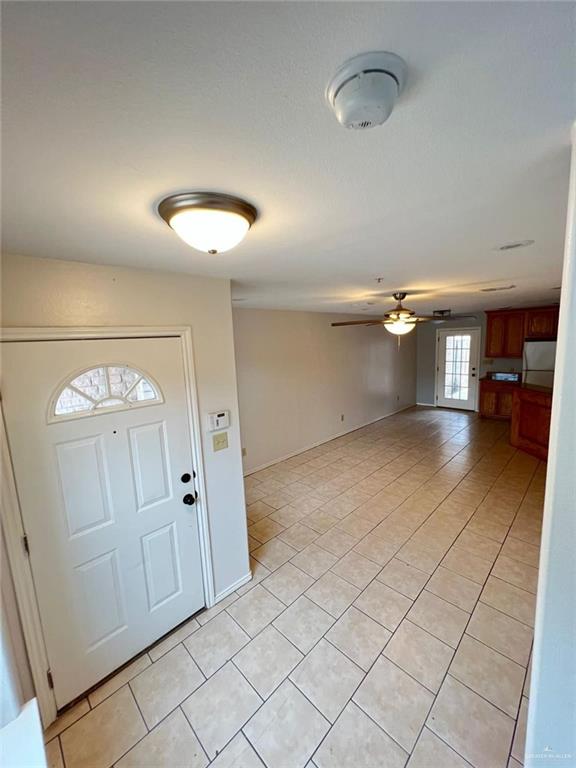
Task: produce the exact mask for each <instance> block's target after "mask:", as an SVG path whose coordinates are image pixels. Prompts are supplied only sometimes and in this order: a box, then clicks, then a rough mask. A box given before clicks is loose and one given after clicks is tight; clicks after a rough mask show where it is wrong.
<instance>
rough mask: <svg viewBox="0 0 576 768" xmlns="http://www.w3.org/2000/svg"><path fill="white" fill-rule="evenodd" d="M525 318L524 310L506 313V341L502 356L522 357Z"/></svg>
mask: <svg viewBox="0 0 576 768" xmlns="http://www.w3.org/2000/svg"><path fill="white" fill-rule="evenodd" d="M525 318H526V316H525V313H524V312H509V313H508V314H507V315H506V342H505V344H504V355H503V357H522V350H523V348H524V323H525Z"/></svg>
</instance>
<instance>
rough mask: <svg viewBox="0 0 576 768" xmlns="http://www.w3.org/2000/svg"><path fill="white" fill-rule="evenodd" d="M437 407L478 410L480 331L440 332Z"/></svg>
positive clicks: (438, 339) (438, 335)
mask: <svg viewBox="0 0 576 768" xmlns="http://www.w3.org/2000/svg"><path fill="white" fill-rule="evenodd" d="M436 346H437V362H436V404H437V405H441V406H444V407H448V408H462V409H465V410H475V408H476V396H477V391H478V368H479V359H478V355H479V349H480V329H478V328H471V329H469V330H468V329H466V330H451V331H449V330H438V331H437V345H436Z"/></svg>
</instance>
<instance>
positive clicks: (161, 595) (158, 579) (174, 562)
mask: <svg viewBox="0 0 576 768" xmlns="http://www.w3.org/2000/svg"><path fill="white" fill-rule="evenodd" d="M142 552H143V554H144V570H145V573H146V585H147V587H148V607H149V609H150V611H153V610H155V609H156V608H157V607H158V606H159V605H162V603H165V602H166V600H170V599H172V598H173V597H176V596H177V595H179V594H180V592H181V591H182V587H181V582H180V562H179V557H178V546H177V543H176V528H175V526H174V523H170V524H169V525H166V526H164V528H160V529H159V530H158V531H153V532H152V533H149V534H147V535H146V536H144V537H143V538H142Z"/></svg>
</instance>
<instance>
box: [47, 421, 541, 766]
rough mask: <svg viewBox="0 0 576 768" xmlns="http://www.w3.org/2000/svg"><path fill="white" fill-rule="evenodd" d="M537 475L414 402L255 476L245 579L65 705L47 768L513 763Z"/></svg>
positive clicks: (520, 728) (481, 426)
mask: <svg viewBox="0 0 576 768" xmlns="http://www.w3.org/2000/svg"><path fill="white" fill-rule="evenodd" d="M544 481H545V466H544V465H543V464H541V463H539V462H538V461H537V460H536V459H533V458H531V457H530V456H527V455H526V454H523V453H521V452H518V451H516V450H515V449H513V448H511V447H510V445H508V442H507V428H506V425H503V424H501V423H497V422H488V421H480V420H479V419H478V418H477V417H476V415H475V414H470V413H464V412H462V413H458V412H455V411H442V410H434V409H425V408H414V409H411V410H408V411H405V412H403V413H401V414H397V415H395V416H392V417H390V418H387V419H383V420H382V421H380V422H377V423H375V424H373V425H371V426H368V427H365V428H363V429H360V430H357V431H356V432H353V433H351V434H349V435H346V436H344V437H341V438H338V439H337V440H332V441H330V442H328V443H325V444H323V445H321V446H319V447H317V448H314V449H312V450H310V451H306V452H304V453H301V454H299V455H297V456H294V457H292V458H290V459H287V460H286V461H283V462H280V463H279V464H276V465H274V466H271V467H268V468H266V469H263V470H261V471H259V472H255V473H254V474H252V475H250V476H249V477H247V478H246V496H247V503H248V507H247V517H248V532H249V537H250V538H249V540H250V548H251V555H252V558H253V560H252V573H253V578H252V581H251V582H249V583H248V584H246V585H244V586H243V587H241V588H240V589H239V590H237V591H236V592H235V593H233V594H232V595H230V596H229V597H227V598H226V599H225V600H224V601H222V602H221V603H219V604H218V605H216V606H214V607H213V608H211V609H209V610H207V611H203V612H201V613H199V614H198V615H197V616H196V617H194V618H191V619H190V620H189V621H188V622H186V623H185V624H184V625H183V626H181V627H178V628H176V629H175V631H174V632H173V633H172V634H171V635H169V636H168V637H166V638H163V639H162V640H161V641H160V642H159V643H157V644H156V646H155V647H153V648H151V649H148V651H147V652H146V653H144V654H142V655H141V656H140V657H139V658H138V659H136V660H135V661H134V662H132V663H131V664H130V665H128V666H127V667H126V668H125V669H123V670H122V671H121V672H119V673H118V674H117V675H116V676H115V677H114V678H112V679H111V680H108V681H107V682H106V683H104V684H103V685H102V686H100V688H98V689H96V690H95V691H93V692H91V694H90V695H89V697H87V698H86V699H84V700H83V701H81V702H80V703H78V704H76V705H75V706H74V707H73V708H72V709H70V710H69V711H67V712H65V713H63V714H62V715H61V717H60V718H59V720H58V721H56V723H54V724H53V725H52V726H50V728H49V729H48V731H47V732H46V741H47V751H48V756H49V761H50V765H51V766H62V767H63V768H111V766H113V765H114V766H118V768H123V767H124V766H134V767H135V768H137V767H138V766H141V767H142V768H144V767H146V768H163V767H164V766H166V768H178V767H179V766H182V768H203V767H204V766H207V765H208V764H210V765H214V766H215V768H263V766H264V767H267V768H352V767H353V768H406V766H407V768H467V767H468V768H469V766H473V768H506V766H507V765H509V764H510V765H514V766H517V765H521V764H522V760H523V745H524V738H525V721H526V709H527V701H528V699H527V697H528V695H529V684H528V677H527V671H526V670H527V668H528V667H529V662H530V654H531V646H532V633H533V630H532V625H533V615H534V601H535V591H536V582H537V566H538V553H539V539H540V530H541V516H542V505H543V498H544ZM211 761H212V762H211Z"/></svg>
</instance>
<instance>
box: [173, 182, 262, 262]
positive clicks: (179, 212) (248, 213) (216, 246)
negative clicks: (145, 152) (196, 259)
mask: <svg viewBox="0 0 576 768" xmlns="http://www.w3.org/2000/svg"><path fill="white" fill-rule="evenodd" d="M158 213H159V214H160V216H161V217H162V218H163V219H164V221H165V222H166V224H168V226H169V227H172V229H173V230H174V231H175V232H176V234H177V235H179V236H180V237H181V238H182V240H184V242H185V243H188V245H191V246H192V248H196V250H198V251H204V252H205V253H223V252H224V251H229V250H230V249H231V248H234V246H235V245H238V243H240V242H241V241H242V240H243V239H244V237H245V236H246V233H247V232H248V230H249V229H250V227H251V226H252V224H254V222H255V221H256V217H257V215H258V212H257V211H256V208H254V206H253V205H250V203H247V202H246V201H245V200H241V199H240V198H239V197H233V196H232V195H223V194H219V193H215V192H184V193H182V194H179V195H172V196H171V197H167V198H165V199H164V200H162V202H161V203H160V205H159V206H158Z"/></svg>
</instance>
